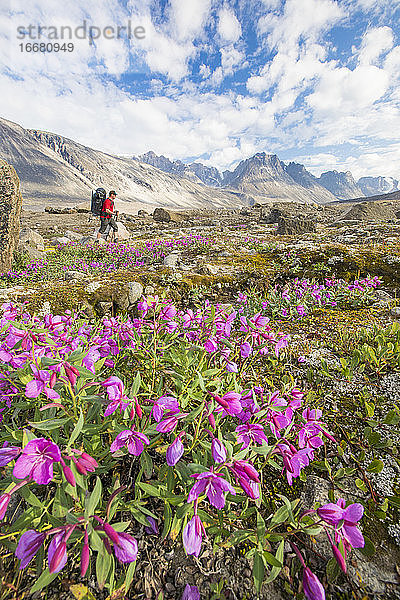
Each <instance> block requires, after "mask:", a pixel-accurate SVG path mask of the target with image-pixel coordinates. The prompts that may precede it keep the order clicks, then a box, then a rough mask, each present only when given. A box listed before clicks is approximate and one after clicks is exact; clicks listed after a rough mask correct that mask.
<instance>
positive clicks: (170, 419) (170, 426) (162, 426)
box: [156, 413, 188, 433]
mask: <svg viewBox="0 0 400 600" xmlns="http://www.w3.org/2000/svg"><path fill="white" fill-rule="evenodd" d="M187 415H188V413H179V414H178V413H173V414H168V415H167V416H166V418H165V419H164V420H163V421H160V423H158V425H157V427H156V431H159V432H160V433H170V432H171V431H173V430H174V429H175V427H176V426H177V425H178V422H179V419H184V418H185V417H186V416H187Z"/></svg>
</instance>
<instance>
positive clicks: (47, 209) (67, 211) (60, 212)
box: [44, 206, 78, 215]
mask: <svg viewBox="0 0 400 600" xmlns="http://www.w3.org/2000/svg"><path fill="white" fill-rule="evenodd" d="M44 212H47V213H50V214H52V215H72V214H74V213H77V212H78V211H77V210H76V208H56V207H54V206H46V207H45V209H44Z"/></svg>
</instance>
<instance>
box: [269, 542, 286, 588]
mask: <svg viewBox="0 0 400 600" xmlns="http://www.w3.org/2000/svg"><path fill="white" fill-rule="evenodd" d="M284 545H285V540H282V541H281V543H280V544H279V546H278V550H277V551H276V554H275V557H276V559H277V560H278V561H279V562H280V563H281V564H283V549H284ZM280 572H281V567H272V569H271V573H270V574H269V576H268V577H267V579H266V581H265V583H271V581H274V580H275V579H276V578H277V577H278V575H279V573H280Z"/></svg>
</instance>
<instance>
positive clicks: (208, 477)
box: [187, 471, 236, 508]
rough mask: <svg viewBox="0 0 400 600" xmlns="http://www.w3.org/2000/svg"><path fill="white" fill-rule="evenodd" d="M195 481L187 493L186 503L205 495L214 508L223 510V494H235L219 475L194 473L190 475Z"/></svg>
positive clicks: (208, 472)
mask: <svg viewBox="0 0 400 600" xmlns="http://www.w3.org/2000/svg"><path fill="white" fill-rule="evenodd" d="M191 477H193V479H196V483H195V484H194V486H193V487H192V489H191V490H190V492H189V496H188V499H187V501H188V502H193V500H196V498H198V497H199V496H200V495H201V494H207V497H208V500H209V502H210V504H212V506H215V508H223V507H224V506H225V495H224V492H230V493H231V494H235V495H236V492H235V490H234V489H233V487H232V486H231V484H230V483H228V482H227V481H226V480H225V479H223V478H222V475H221V474H220V473H214V472H213V471H206V472H205V473H196V474H194V475H191Z"/></svg>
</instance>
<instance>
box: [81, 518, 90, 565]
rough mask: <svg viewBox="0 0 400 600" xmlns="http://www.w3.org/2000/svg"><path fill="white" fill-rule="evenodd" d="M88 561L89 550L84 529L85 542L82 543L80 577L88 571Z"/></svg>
mask: <svg viewBox="0 0 400 600" xmlns="http://www.w3.org/2000/svg"><path fill="white" fill-rule="evenodd" d="M89 560H90V550H89V539H88V532H87V529H85V540H84V543H83V548H82V553H81V577H84V576H85V574H86V571H87V570H88V566H89Z"/></svg>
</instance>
